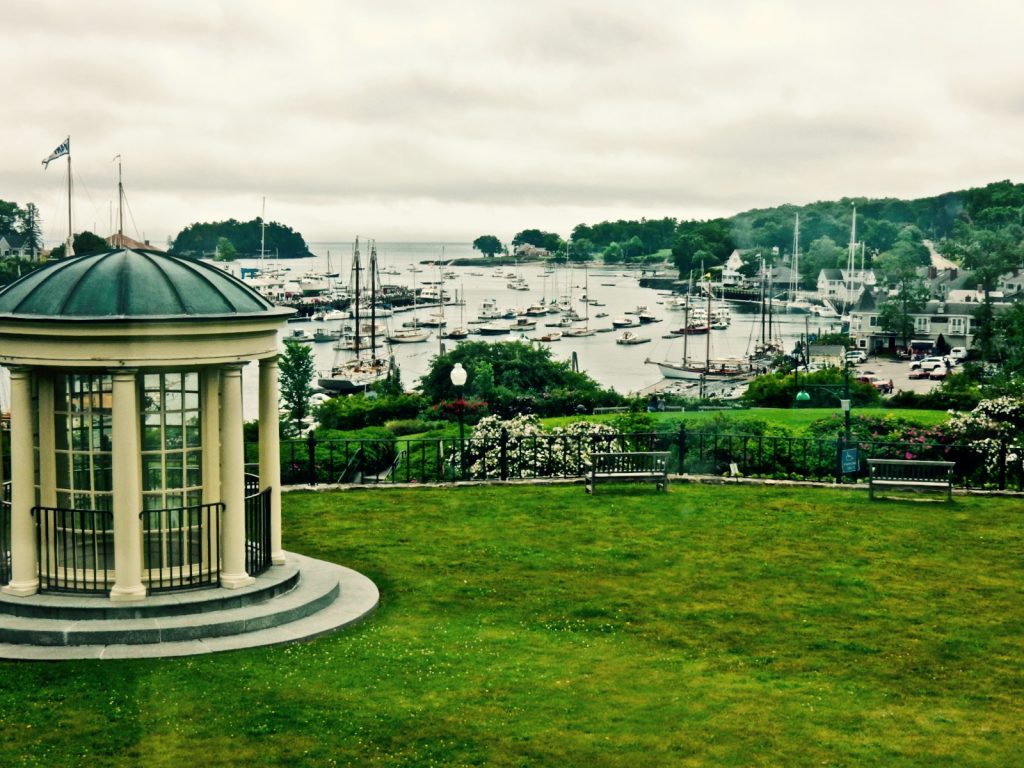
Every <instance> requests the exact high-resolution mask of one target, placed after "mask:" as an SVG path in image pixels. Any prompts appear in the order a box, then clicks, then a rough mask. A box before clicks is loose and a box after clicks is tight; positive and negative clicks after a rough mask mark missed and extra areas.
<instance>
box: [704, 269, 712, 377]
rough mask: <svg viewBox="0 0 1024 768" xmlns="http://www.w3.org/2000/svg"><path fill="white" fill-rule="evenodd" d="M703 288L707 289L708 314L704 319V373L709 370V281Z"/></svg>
mask: <svg viewBox="0 0 1024 768" xmlns="http://www.w3.org/2000/svg"><path fill="white" fill-rule="evenodd" d="M705 288H707V291H708V314H707V317H706V318H705V320H704V323H705V324H706V325H707V334H708V335H707V340H706V341H705V343H704V373H707V372H708V371H710V370H711V283H710V282H709V283H708V284H707V285H706V286H705Z"/></svg>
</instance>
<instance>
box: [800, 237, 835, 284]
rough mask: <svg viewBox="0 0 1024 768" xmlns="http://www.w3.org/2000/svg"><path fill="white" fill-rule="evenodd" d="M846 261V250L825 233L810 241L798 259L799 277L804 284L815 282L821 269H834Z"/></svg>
mask: <svg viewBox="0 0 1024 768" xmlns="http://www.w3.org/2000/svg"><path fill="white" fill-rule="evenodd" d="M845 263H846V250H845V249H844V248H840V247H839V246H838V245H836V241H835V240H833V239H832V238H831V237H828V236H827V235H826V236H824V237H819V238H818V239H817V240H814V241H813V242H812V243H811V246H810V248H808V249H807V251H806V252H805V253H804V254H803V257H802V258H801V259H800V278H801V280H802V281H803V282H804V283H805V284H811V285H813V284H816V283H817V282H818V275H819V273H820V272H821V270H823V269H836V268H838V267H839V265H840V264H843V265H845Z"/></svg>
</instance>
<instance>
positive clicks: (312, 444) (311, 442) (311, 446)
mask: <svg viewBox="0 0 1024 768" xmlns="http://www.w3.org/2000/svg"><path fill="white" fill-rule="evenodd" d="M306 448H307V449H308V451H309V476H308V478H307V480H308V482H309V484H310V485H316V435H314V434H313V430H312V429H311V430H309V437H307V438H306Z"/></svg>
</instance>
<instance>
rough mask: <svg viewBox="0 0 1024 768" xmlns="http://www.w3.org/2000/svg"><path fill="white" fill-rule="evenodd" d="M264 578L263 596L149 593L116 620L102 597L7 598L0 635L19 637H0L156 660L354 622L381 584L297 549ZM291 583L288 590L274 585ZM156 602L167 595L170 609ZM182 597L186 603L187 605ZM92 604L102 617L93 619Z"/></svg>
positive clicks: (21, 645)
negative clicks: (137, 609) (142, 604)
mask: <svg viewBox="0 0 1024 768" xmlns="http://www.w3.org/2000/svg"><path fill="white" fill-rule="evenodd" d="M296 572H297V573H298V578H297V579H296V578H295V573H296ZM260 582H263V585H262V588H263V590H264V591H265V592H266V594H267V595H268V596H267V598H266V599H265V600H260V599H254V600H251V601H244V602H242V604H238V601H237V600H231V601H229V603H225V602H224V600H225V598H224V593H225V592H226V590H220V589H213V590H203V591H201V592H200V591H197V592H191V593H186V594H185V595H184V598H185V599H184V600H182V599H181V593H179V595H166V596H159V597H154V598H150V599H149V600H147V601H146V603H147V604H148V605H147V607H148V608H150V610H148V611H147V612H146V613H147V615H145V616H139V617H137V618H127V617H126V618H111V617H110V608H111V604H110V603H109V602H108V601H107V600H105V599H103V598H71V597H68V596H67V595H60V596H56V595H36V596H33V597H29V598H10V599H9V600H8V601H5V602H9V603H15V605H18V606H20V610H18V611H17V612H16V613H17V614H20V615H11V614H10V613H8V615H6V616H2V618H0V624H2V628H0V636H3V639H4V640H14V642H0V658H3V659H22V660H34V661H59V660H63V659H129V658H157V657H168V656H192V655H196V654H202V653H216V652H218V651H230V650H236V649H239V648H255V647H259V646H265V645H280V644H283V643H291V642H296V641H300V640H308V639H310V638H313V637H317V636H318V635H323V634H326V633H328V632H333V631H335V630H338V629H340V628H342V627H345V626H348V625H350V624H353V623H355V622H357V621H359V620H361V619H362V618H364V617H365V616H366V615H367V614H369V613H370V612H371V611H373V609H374V608H376V607H377V603H378V601H379V599H380V593H379V591H378V590H377V587H376V585H375V584H374V583H373V582H372V581H370V579H368V578H366V577H365V576H363V575H362V574H360V573H358V572H356V571H353V570H352V569H351V568H345V567H344V566H341V565H336V564H334V563H327V562H324V561H322V560H315V559H313V558H310V557H305V556H303V555H297V554H294V553H287V562H286V565H285V566H276V567H274V568H271V569H270V571H268V572H267V574H262V575H261V576H260V577H258V578H257V586H258V587H259V586H260ZM292 582H294V586H292V587H291V588H290V589H287V590H285V591H280V590H279V589H278V588H277V587H278V586H279V585H281V584H290V583H292ZM234 594H236V595H237V592H235V593H234ZM255 597H256V595H254V598H255ZM157 600H166V601H167V606H166V608H167V610H166V611H161V608H160V604H159V603H157V602H156V601H157ZM15 601H16V602H15ZM24 601H30V602H31V605H26V604H25V602H24ZM182 602H186V603H187V604H188V605H189V607H188V608H187V609H184V610H183V606H182ZM70 603H74V605H70ZM90 605H91V606H94V608H92V610H93V611H95V612H96V613H97V616H98V617H97V618H89V613H90V612H92V611H90ZM225 606H227V607H225ZM2 613H4V610H3V607H2V606H0V614H2ZM46 613H50V614H51V617H46V616H45V614H46ZM26 614H30V615H26Z"/></svg>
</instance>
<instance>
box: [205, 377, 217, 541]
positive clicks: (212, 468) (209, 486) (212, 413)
mask: <svg viewBox="0 0 1024 768" xmlns="http://www.w3.org/2000/svg"><path fill="white" fill-rule="evenodd" d="M202 406H203V415H202V419H203V503H205V504H215V503H216V502H218V501H220V500H221V498H220V369H219V368H209V369H207V370H206V371H205V372H204V373H203V401H202ZM217 539H218V541H219V540H220V533H219V532H218V534H217Z"/></svg>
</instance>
